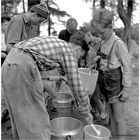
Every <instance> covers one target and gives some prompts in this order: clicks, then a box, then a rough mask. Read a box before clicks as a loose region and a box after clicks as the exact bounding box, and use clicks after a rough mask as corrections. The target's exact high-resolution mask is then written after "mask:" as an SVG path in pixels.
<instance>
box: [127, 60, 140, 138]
mask: <svg viewBox="0 0 140 140" xmlns="http://www.w3.org/2000/svg"><path fill="white" fill-rule="evenodd" d="M133 66H134V67H133V84H132V88H131V91H130V97H129V100H128V101H127V102H126V104H125V114H126V121H127V129H128V134H129V136H130V139H132V140H137V139H139V137H138V135H139V62H138V59H134V60H133Z"/></svg>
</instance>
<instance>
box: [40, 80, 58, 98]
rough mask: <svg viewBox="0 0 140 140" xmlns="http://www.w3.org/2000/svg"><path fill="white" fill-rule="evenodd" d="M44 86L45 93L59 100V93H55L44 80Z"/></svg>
mask: <svg viewBox="0 0 140 140" xmlns="http://www.w3.org/2000/svg"><path fill="white" fill-rule="evenodd" d="M43 86H44V92H45V91H46V92H48V94H49V95H50V96H51V97H52V98H58V97H59V96H58V93H57V92H55V91H53V90H52V88H51V87H50V86H49V84H48V81H47V80H43Z"/></svg>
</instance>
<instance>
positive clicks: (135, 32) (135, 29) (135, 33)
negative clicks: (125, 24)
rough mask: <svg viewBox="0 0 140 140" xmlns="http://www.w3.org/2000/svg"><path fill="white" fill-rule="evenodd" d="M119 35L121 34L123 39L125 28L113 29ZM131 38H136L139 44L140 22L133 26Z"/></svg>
mask: <svg viewBox="0 0 140 140" xmlns="http://www.w3.org/2000/svg"><path fill="white" fill-rule="evenodd" d="M113 30H114V32H115V33H116V35H117V36H119V37H120V38H121V39H122V38H123V34H124V28H115V29H113ZM130 35H131V39H132V40H135V42H136V43H137V44H138V45H139V24H138V23H137V24H133V25H132V26H131V32H130Z"/></svg>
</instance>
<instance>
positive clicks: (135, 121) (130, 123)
mask: <svg viewBox="0 0 140 140" xmlns="http://www.w3.org/2000/svg"><path fill="white" fill-rule="evenodd" d="M133 75H134V76H133V84H132V88H131V91H130V98H129V100H128V101H127V102H126V104H125V114H126V115H125V116H126V121H127V129H128V134H129V137H128V140H129V139H130V140H138V134H139V86H138V85H139V62H138V59H134V60H133ZM3 130H4V129H3V128H2V131H1V133H2V140H4V139H12V138H11V133H10V131H5V132H4V131H3Z"/></svg>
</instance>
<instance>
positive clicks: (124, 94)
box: [117, 89, 129, 102]
mask: <svg viewBox="0 0 140 140" xmlns="http://www.w3.org/2000/svg"><path fill="white" fill-rule="evenodd" d="M117 97H118V98H119V100H120V101H122V102H125V101H126V100H128V98H129V93H128V90H126V89H123V90H122V91H121V92H120V94H119V95H118V96H117Z"/></svg>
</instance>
